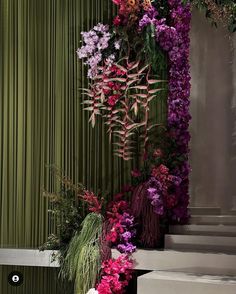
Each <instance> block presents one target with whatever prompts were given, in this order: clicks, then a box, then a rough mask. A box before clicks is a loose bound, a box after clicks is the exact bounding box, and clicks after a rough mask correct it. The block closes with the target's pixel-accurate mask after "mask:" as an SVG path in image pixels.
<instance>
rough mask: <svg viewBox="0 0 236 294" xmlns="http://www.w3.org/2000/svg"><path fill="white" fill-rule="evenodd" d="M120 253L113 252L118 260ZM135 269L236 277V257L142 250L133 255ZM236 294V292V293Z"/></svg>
mask: <svg viewBox="0 0 236 294" xmlns="http://www.w3.org/2000/svg"><path fill="white" fill-rule="evenodd" d="M119 255H120V253H119V252H118V251H117V250H112V256H113V257H114V258H117V257H118V256H119ZM133 258H134V260H135V269H138V270H170V271H178V272H188V273H197V274H213V275H221V274H224V275H236V255H229V254H221V253H220V254H219V253H203V252H188V251H174V250H164V251H157V250H142V249H139V250H137V252H135V253H134V254H133ZM235 293H236V292H235Z"/></svg>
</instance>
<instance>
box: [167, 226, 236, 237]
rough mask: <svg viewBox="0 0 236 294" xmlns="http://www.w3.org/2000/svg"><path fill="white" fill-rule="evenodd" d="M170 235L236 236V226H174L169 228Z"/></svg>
mask: <svg viewBox="0 0 236 294" xmlns="http://www.w3.org/2000/svg"><path fill="white" fill-rule="evenodd" d="M169 233H170V234H179V235H208V236H236V226H230V225H194V224H193V225H184V226H181V225H174V226H170V227H169Z"/></svg>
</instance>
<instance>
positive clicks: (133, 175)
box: [131, 169, 141, 178]
mask: <svg viewBox="0 0 236 294" xmlns="http://www.w3.org/2000/svg"><path fill="white" fill-rule="evenodd" d="M131 175H132V177H134V178H138V177H140V176H141V172H140V170H138V169H134V170H132V171H131Z"/></svg>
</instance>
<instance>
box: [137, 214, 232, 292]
mask: <svg viewBox="0 0 236 294" xmlns="http://www.w3.org/2000/svg"><path fill="white" fill-rule="evenodd" d="M134 258H135V260H136V262H137V264H136V268H137V269H147V270H151V272H150V273H147V274H145V275H142V276H140V277H139V278H138V292H137V293H138V294H158V293H160V294H183V293H191V294H213V293H214V294H236V215H221V214H220V209H219V208H193V209H192V217H191V220H190V223H189V224H188V225H185V226H179V225H176V226H171V227H170V231H169V234H168V235H166V236H165V250H164V251H145V250H138V251H137V252H136V253H135V254H134Z"/></svg>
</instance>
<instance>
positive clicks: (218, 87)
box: [190, 11, 236, 212]
mask: <svg viewBox="0 0 236 294" xmlns="http://www.w3.org/2000/svg"><path fill="white" fill-rule="evenodd" d="M234 39H235V36H234ZM234 45H236V42H234ZM235 52H236V49H233V40H232V39H230V37H229V34H228V32H227V30H226V29H223V28H220V27H219V28H218V29H216V28H214V27H212V26H211V24H210V23H209V22H208V21H207V20H206V19H205V16H204V15H203V14H200V13H199V12H198V11H193V19H192V29H191V56H190V59H191V75H192V92H191V114H192V122H191V126H190V131H191V135H192V141H191V146H190V148H191V154H190V160H191V166H192V174H191V189H190V194H191V205H193V206H220V207H221V208H222V210H223V211H224V212H227V211H229V210H231V209H232V207H233V202H234V197H235V195H236V181H235V179H234V175H235V174H236V61H235V58H234V54H235ZM233 63H234V66H233ZM233 68H235V71H233Z"/></svg>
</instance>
